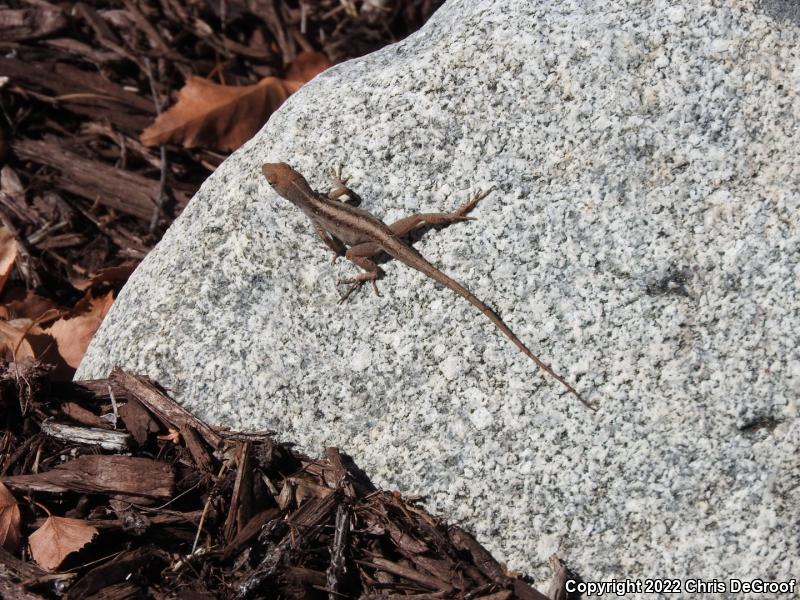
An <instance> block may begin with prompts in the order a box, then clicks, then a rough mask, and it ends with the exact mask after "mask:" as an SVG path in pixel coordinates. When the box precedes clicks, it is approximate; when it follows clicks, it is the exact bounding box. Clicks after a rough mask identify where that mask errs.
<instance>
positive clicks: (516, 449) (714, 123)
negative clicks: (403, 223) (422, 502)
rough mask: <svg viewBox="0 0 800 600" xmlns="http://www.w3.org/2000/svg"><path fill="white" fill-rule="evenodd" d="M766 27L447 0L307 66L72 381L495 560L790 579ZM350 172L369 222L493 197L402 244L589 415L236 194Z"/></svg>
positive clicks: (798, 199) (793, 309)
mask: <svg viewBox="0 0 800 600" xmlns="http://www.w3.org/2000/svg"><path fill="white" fill-rule="evenodd" d="M779 4H780V3H776V2H771V3H769V5H763V6H762V5H760V4H753V3H750V2H713V3H711V2H708V1H693V2H685V3H677V4H676V3H673V2H664V1H656V2H653V1H650V0H648V1H642V2H623V1H622V0H618V1H609V2H603V3H593V2H577V1H574V2H570V1H564V0H558V1H554V2H529V1H528V0H513V1H511V0H496V1H494V2H491V1H485V2H473V1H452V2H450V3H448V4H447V5H446V6H445V7H444V8H443V9H442V10H441V11H440V12H439V13H437V15H435V17H434V18H433V19H432V21H431V22H430V23H429V24H428V25H427V26H426V27H425V28H424V29H423V30H422V31H421V32H419V33H418V34H416V35H414V36H412V37H411V38H409V39H408V40H407V41H405V42H403V43H401V44H398V45H395V46H393V47H390V48H387V49H385V50H383V51H381V52H378V53H376V54H374V55H371V56H368V57H366V58H364V59H361V60H357V61H353V62H350V63H346V64H343V65H340V66H338V67H336V68H334V69H331V70H330V71H328V72H327V73H325V74H323V75H322V76H320V77H319V78H318V79H317V80H315V81H314V82H312V83H311V84H310V85H308V86H307V87H306V88H304V89H303V90H302V91H301V92H300V93H298V94H297V95H295V96H294V97H293V98H291V99H290V100H289V102H288V103H287V104H286V105H285V106H284V107H283V108H282V109H281V110H280V111H279V113H278V114H276V115H275V116H273V118H272V119H271V120H270V122H269V123H268V125H267V126H266V127H265V128H264V129H263V130H262V131H261V132H260V133H259V134H258V135H257V136H256V138H255V139H254V140H252V141H251V142H250V143H248V144H247V145H246V146H245V147H244V148H242V149H241V150H240V151H238V152H237V153H236V154H235V155H234V156H232V157H231V158H230V159H229V160H227V161H226V162H225V163H224V164H223V165H222V166H221V167H220V168H219V169H218V171H217V172H216V173H215V174H214V175H213V176H212V177H211V178H210V179H209V180H208V181H207V182H206V184H205V185H204V186H203V188H202V189H201V190H200V192H199V193H198V194H197V196H196V197H195V199H194V200H193V201H192V203H191V205H190V206H189V208H188V209H187V210H186V212H185V214H184V215H183V216H182V217H181V218H180V219H179V220H178V221H177V222H176V223H175V225H174V226H173V227H172V228H171V229H170V231H169V232H168V234H167V235H166V236H165V238H164V241H163V242H162V243H161V244H160V245H159V246H158V247H157V248H156V249H155V250H154V251H153V252H152V253H151V254H150V255H149V256H148V257H147V259H146V260H145V261H144V263H143V264H142V266H141V267H140V268H139V269H138V270H137V272H136V273H135V274H134V276H133V277H132V279H131V281H130V282H129V284H128V285H127V286H126V287H125V289H124V291H123V293H122V294H121V295H120V298H119V300H118V301H117V303H116V304H115V306H114V308H113V310H112V311H111V313H110V315H109V316H108V318H107V319H106V321H105V323H104V324H103V326H102V329H101V330H100V332H99V333H98V335H97V336H96V338H95V339H94V341H93V342H92V345H91V347H90V349H89V352H88V354H87V355H86V358H85V359H84V361H83V364H82V365H81V368H80V371H79V374H78V375H79V377H98V376H104V375H106V374H107V373H108V371H109V370H110V369H111V368H112V366H113V365H115V364H120V365H123V366H125V367H126V368H128V369H133V370H134V371H140V372H144V373H147V374H149V375H150V376H152V377H154V378H156V379H157V380H159V381H161V382H163V383H164V384H165V385H167V386H170V387H171V389H172V390H173V391H174V393H175V395H176V396H177V398H178V399H180V401H182V402H183V403H184V404H185V405H186V406H187V407H189V408H190V409H192V410H193V411H196V412H197V413H198V414H199V415H201V416H203V417H205V418H208V419H211V420H212V421H216V422H221V423H226V424H230V425H233V426H236V427H246V428H252V429H263V428H267V427H268V428H274V429H275V430H277V431H279V432H280V434H281V436H282V438H283V439H287V440H294V441H297V442H299V443H300V444H301V445H302V447H303V448H304V449H305V450H307V451H309V452H311V453H314V454H316V453H319V452H320V451H321V450H322V448H323V446H324V445H338V446H341V447H342V448H344V449H346V450H347V451H348V452H350V453H351V454H352V455H354V457H355V458H356V460H357V462H358V463H359V464H360V465H361V466H362V467H364V468H365V469H366V470H367V471H368V472H369V473H370V474H371V475H372V476H373V477H374V478H375V480H376V482H377V483H379V484H382V485H383V486H386V487H390V488H398V489H400V490H402V491H404V492H406V493H410V494H413V493H425V494H427V495H428V497H429V500H430V503H429V506H431V507H433V508H434V509H435V510H438V511H442V512H444V513H445V514H446V515H448V516H449V517H450V518H454V519H458V520H460V521H462V522H464V523H466V524H467V525H468V526H469V527H470V528H472V529H473V530H474V531H475V532H477V534H478V536H479V538H480V539H481V540H482V541H483V542H485V543H486V544H487V545H488V546H489V547H490V548H491V549H492V550H493V551H495V552H496V553H497V554H498V555H499V556H500V557H502V558H503V559H505V560H507V561H508V564H509V566H511V567H512V568H517V569H524V570H526V571H529V572H531V573H533V574H535V575H536V576H539V577H542V576H547V573H548V570H547V568H546V566H545V565H546V560H547V557H548V555H549V554H550V553H552V552H554V551H558V552H560V553H561V554H562V556H565V557H567V558H568V560H569V561H570V562H571V563H572V564H573V565H574V566H575V567H576V568H577V569H578V570H579V571H580V572H581V573H582V574H583V575H584V577H585V578H587V579H601V578H606V579H607V578H610V577H634V578H635V577H651V578H652V577H667V576H671V577H700V578H709V579H710V578H712V577H717V578H728V577H734V576H738V577H745V578H747V577H762V578H774V579H781V578H788V576H789V575H791V574H794V575H796V574H797V573H798V572H800V546H799V544H800V536H798V531H800V511H798V510H797V506H798V505H800V486H798V481H800V461H799V460H798V444H799V443H800V442H799V440H800V419H798V396H800V351H798V346H800V266H798V264H799V263H800V230H799V229H798V227H799V226H800V219H799V218H798V214H800V159H798V153H797V148H798V147H800V134H799V133H798V131H799V128H798V118H800V101H798V87H800V60H798V52H797V48H798V47H799V44H800V28H799V26H798V24H797V22H796V21H795V20H793V19H791V18H787V17H786V15H783V14H782V13H781V12H780V10H776V9H775V6H778V7H779ZM268 160H269V161H288V162H289V163H291V164H292V165H293V166H295V167H296V168H298V169H299V170H300V171H301V172H303V173H305V174H306V175H307V177H308V178H309V179H310V181H311V182H312V184H313V185H315V186H317V187H318V188H320V189H324V188H325V189H326V188H327V187H329V179H328V178H327V176H326V174H325V172H326V170H328V169H329V168H330V167H331V166H333V165H335V164H336V163H338V162H343V163H345V166H346V171H347V172H348V173H349V174H350V175H351V176H352V180H351V185H352V186H353V187H354V188H355V189H357V190H358V191H359V192H360V193H361V195H362V196H363V198H364V205H363V206H364V207H366V208H368V209H369V210H371V211H373V212H375V213H376V214H378V215H381V216H383V217H385V218H386V219H387V220H392V219H395V218H398V217H400V216H403V215H405V214H407V213H410V212H414V211H420V210H434V211H438V210H446V209H450V208H451V207H454V206H456V205H458V204H459V203H460V202H461V201H463V200H464V199H465V198H466V197H467V195H468V193H469V191H471V190H475V189H477V188H480V187H484V188H485V187H486V186H488V185H490V184H494V185H496V186H497V190H496V191H495V192H494V193H493V194H492V195H491V196H489V198H487V199H486V200H485V201H484V203H482V204H481V205H480V207H479V208H478V209H477V210H476V211H475V216H477V217H478V218H479V220H478V221H475V222H470V223H464V224H458V225H455V226H452V227H450V228H448V229H446V230H444V231H440V232H432V233H431V234H429V235H427V236H426V237H425V238H424V239H423V240H422V241H421V242H419V243H418V244H417V248H418V249H419V250H420V251H421V252H422V253H423V254H424V255H426V256H427V257H429V258H430V259H431V260H432V261H433V262H434V263H435V264H436V265H438V266H440V267H441V268H442V269H443V270H444V271H445V272H447V273H450V274H451V275H453V276H454V277H456V278H457V279H458V280H460V281H462V282H463V283H465V284H466V285H467V286H468V287H470V288H471V289H472V290H473V291H474V292H475V293H476V294H477V295H478V296H479V297H482V298H484V299H486V300H487V302H489V303H490V304H492V305H494V306H495V307H497V308H498V309H499V311H500V313H501V314H502V315H503V316H504V318H505V319H506V320H507V322H508V323H509V325H510V326H511V327H512V328H513V329H514V330H515V331H516V332H517V333H518V334H519V336H520V337H521V338H522V339H523V340H524V341H526V342H528V343H529V344H530V345H531V347H532V348H533V349H534V350H535V351H536V352H537V353H539V354H540V356H541V357H542V358H543V359H545V360H546V361H550V362H552V364H553V366H554V368H555V369H556V370H557V371H558V372H560V373H561V374H562V375H564V376H565V377H566V378H567V379H568V380H570V381H573V382H576V385H577V387H578V388H579V390H580V391H581V392H582V393H583V394H585V396H586V397H587V398H588V399H589V400H591V401H592V402H594V403H595V404H596V405H597V406H598V407H599V409H600V410H599V411H598V412H597V413H591V412H590V411H588V410H586V409H585V408H584V407H583V406H582V405H581V404H579V403H578V402H577V401H576V400H575V399H574V398H571V397H569V396H562V395H561V394H562V392H563V390H562V389H561V388H560V387H559V385H558V384H556V383H553V382H552V381H550V380H545V379H543V377H542V376H541V374H540V373H538V372H537V371H536V369H535V368H534V366H533V365H532V364H531V363H530V361H528V360H527V359H525V358H524V357H523V356H522V355H521V354H519V353H518V352H517V351H516V349H515V348H514V346H512V345H511V344H510V343H509V342H508V341H507V340H505V339H504V338H503V337H502V336H501V335H500V334H499V333H498V332H497V331H496V330H495V329H494V328H493V327H492V326H491V324H490V323H489V322H488V321H487V320H486V319H485V318H484V317H483V316H482V315H481V314H480V313H478V312H477V311H476V310H474V309H473V308H472V307H471V306H469V305H468V304H467V303H466V302H464V301H463V300H462V299H461V298H458V297H457V296H455V295H454V294H452V293H450V292H449V291H448V290H445V289H443V288H441V287H439V286H437V285H435V284H433V283H432V282H431V281H430V280H426V279H425V278H424V277H423V276H421V275H420V274H418V273H416V272H414V271H412V270H410V269H408V268H406V267H405V266H403V265H402V264H399V263H396V262H392V263H389V264H387V265H386V270H387V278H386V279H385V280H384V281H383V282H381V284H380V287H381V290H382V292H383V295H382V296H380V297H377V296H375V295H373V294H372V293H371V291H370V290H369V289H367V288H365V289H364V290H362V291H361V292H359V293H358V294H357V295H356V296H355V297H354V298H353V300H352V301H351V302H349V303H347V304H345V305H344V306H337V305H336V300H337V291H336V287H335V282H336V281H337V279H339V278H342V277H346V276H348V275H349V274H351V273H353V272H354V269H353V268H352V267H351V266H349V265H348V264H346V262H345V261H339V263H337V264H336V265H335V266H331V265H330V255H329V253H328V252H327V250H326V249H325V248H324V247H323V246H322V245H321V244H320V243H319V241H318V240H317V239H316V238H315V236H314V234H313V233H312V231H311V229H310V228H309V226H308V224H307V223H306V222H305V220H304V218H303V216H302V215H301V214H300V212H299V211H298V210H296V209H295V208H294V207H293V206H291V205H290V204H288V203H287V202H285V201H282V200H280V199H278V198H277V197H276V196H275V195H274V194H273V193H272V191H271V190H269V189H268V186H267V185H266V182H265V181H264V180H263V178H262V176H261V174H260V165H261V163H263V162H265V161H268Z"/></svg>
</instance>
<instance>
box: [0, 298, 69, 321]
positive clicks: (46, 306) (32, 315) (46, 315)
mask: <svg viewBox="0 0 800 600" xmlns="http://www.w3.org/2000/svg"><path fill="white" fill-rule="evenodd" d="M4 308H5V309H6V310H7V311H8V313H9V315H11V317H13V318H14V319H22V318H24V319H33V320H34V321H36V322H37V323H38V324H41V323H45V322H47V320H48V319H51V318H52V319H54V318H57V317H58V316H59V315H60V310H59V308H58V306H57V305H56V304H55V303H54V302H53V301H52V300H50V299H49V298H44V297H42V296H39V295H37V294H35V293H34V292H32V291H30V290H28V291H27V293H26V294H25V296H24V297H22V298H20V299H17V300H8V301H6V304H5V307H4Z"/></svg>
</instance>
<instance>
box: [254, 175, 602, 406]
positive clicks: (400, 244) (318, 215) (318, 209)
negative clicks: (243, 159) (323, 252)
mask: <svg viewBox="0 0 800 600" xmlns="http://www.w3.org/2000/svg"><path fill="white" fill-rule="evenodd" d="M262 171H263V173H264V176H265V177H266V178H267V181H268V182H269V184H270V185H271V186H272V188H273V189H274V190H275V191H276V192H277V193H278V194H279V195H280V196H282V197H283V198H285V199H286V200H288V201H289V202H291V203H292V204H294V205H295V206H297V207H298V208H299V209H300V210H302V211H303V212H304V213H305V214H306V216H307V217H308V218H309V219H310V220H311V223H312V225H313V226H314V229H315V230H316V232H317V235H319V237H320V238H321V239H322V241H323V242H324V243H325V245H326V246H328V248H330V249H331V250H332V251H333V253H334V259H333V260H334V262H335V261H336V260H337V259H338V258H339V257H341V256H344V257H345V258H347V260H349V261H350V262H352V263H353V264H355V265H356V266H358V267H361V268H362V269H363V270H364V272H363V273H359V274H358V275H356V276H355V277H354V278H352V279H349V280H346V281H344V282H340V283H348V284H350V288H349V289H348V290H347V291H346V292H345V293H344V294H343V295H342V297H341V298H340V299H339V302H340V303H341V302H343V301H344V300H346V299H347V297H348V296H349V295H350V294H351V293H352V292H353V290H354V289H356V288H357V287H359V286H360V285H361V284H363V283H364V282H367V281H369V282H371V283H372V285H373V287H374V289H375V293H378V288H377V285H376V284H375V281H376V280H378V279H380V278H381V277H382V276H383V274H384V272H383V270H382V269H381V268H380V267H379V266H378V264H377V263H376V262H375V260H374V259H376V258H377V257H379V256H380V255H382V254H388V255H390V256H392V257H393V258H396V259H397V260H399V261H401V262H403V263H405V264H406V265H408V266H409V267H411V268H413V269H416V270H417V271H420V272H421V273H423V274H425V275H427V276H428V277H430V278H431V279H434V280H436V281H438V282H439V283H441V284H442V285H443V286H445V287H447V288H449V289H451V290H452V291H454V292H455V293H456V294H458V295H459V296H462V297H463V298H465V299H466V300H467V301H468V302H469V303H470V304H472V305H473V306H475V307H476V308H477V309H478V310H480V311H481V312H482V313H483V314H484V315H486V316H487V317H488V318H489V320H490V321H491V322H492V323H494V324H495V326H496V327H497V328H498V329H499V330H500V331H502V332H503V333H504V334H505V335H506V337H507V338H508V339H510V340H511V341H512V342H514V345H515V346H516V347H517V348H519V349H520V351H522V353H523V354H525V355H526V356H527V357H528V358H530V359H531V360H533V362H535V363H536V364H537V365H538V366H539V368H540V369H542V370H543V371H545V372H546V373H549V374H550V376H552V377H554V378H555V379H556V380H557V381H559V382H560V383H561V384H562V385H563V386H564V387H565V388H566V389H567V390H569V392H570V393H572V394H574V395H575V396H576V397H577V398H578V399H579V400H580V401H581V402H583V404H585V405H586V406H587V407H589V408H590V409H592V410H595V408H594V407H593V406H591V405H590V404H589V403H587V402H586V401H585V400H584V399H583V398H581V396H580V394H578V392H577V391H576V390H575V388H573V387H572V386H571V385H570V384H569V383H567V381H566V380H565V379H564V378H563V377H561V376H560V375H558V374H557V373H555V372H554V371H553V369H551V368H550V367H549V366H548V365H546V364H545V363H544V362H542V361H541V360H540V359H539V358H538V357H537V356H536V355H535V354H533V352H531V351H530V350H529V349H528V348H527V346H525V344H523V343H522V341H521V340H520V339H519V338H518V337H517V336H516V335H515V334H514V332H513V331H511V329H510V328H509V327H508V325H506V324H505V323H504V322H503V320H502V319H501V318H500V317H499V316H498V315H497V314H496V313H495V312H494V311H493V310H492V309H491V308H489V307H488V306H487V305H486V304H485V303H484V302H482V301H481V300H480V299H478V298H477V297H476V296H475V295H474V294H473V293H472V292H470V291H469V290H468V289H467V288H465V287H464V286H463V285H461V284H460V283H458V282H457V281H455V280H454V279H452V278H450V277H448V276H447V275H445V274H444V273H442V272H441V271H440V270H439V269H437V268H436V267H434V266H433V265H432V264H431V263H430V262H428V261H427V259H425V257H423V256H422V255H421V254H420V253H419V252H417V251H416V250H415V249H414V248H413V247H411V246H409V245H408V244H406V243H405V242H404V241H403V238H404V237H407V236H408V235H409V234H411V233H413V232H414V231H417V230H419V229H421V228H425V227H435V226H443V225H449V224H451V223H456V222H459V221H467V220H471V217H468V216H467V213H469V211H471V210H472V209H473V208H474V207H475V206H476V205H477V204H478V202H479V201H480V200H482V199H483V198H485V197H486V195H488V194H489V192H491V190H489V191H487V192H485V193H482V194H481V193H479V194H477V195H475V196H474V197H473V198H471V199H470V200H468V201H467V202H465V203H464V204H462V205H461V206H460V207H459V208H457V209H456V210H454V211H453V212H450V213H421V214H417V215H411V216H409V217H406V218H404V219H401V220H399V221H397V222H396V223H393V224H392V225H387V224H386V223H384V222H383V221H381V220H380V219H378V218H376V217H375V216H373V215H371V214H370V213H369V212H367V211H366V210H363V209H361V208H358V207H356V206H352V205H351V204H350V203H347V202H340V201H338V200H337V198H340V197H341V196H344V195H348V196H350V197H351V198H358V197H357V196H356V195H355V194H354V193H353V192H352V191H351V190H349V189H348V188H347V187H346V186H345V183H346V182H347V180H346V179H345V180H343V179H341V177H340V173H338V174H337V179H338V181H339V185H338V186H337V188H336V189H335V190H334V191H332V192H331V193H330V194H329V195H327V196H326V195H324V194H320V193H318V192H315V191H314V190H313V189H311V186H310V185H309V184H308V182H307V181H306V180H305V178H304V177H303V176H302V175H301V174H300V173H298V172H297V171H295V170H294V169H293V168H292V167H290V166H289V165H287V164H286V163H266V164H264V166H263V167H262Z"/></svg>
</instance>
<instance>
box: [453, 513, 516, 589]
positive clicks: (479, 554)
mask: <svg viewBox="0 0 800 600" xmlns="http://www.w3.org/2000/svg"><path fill="white" fill-rule="evenodd" d="M448 535H449V536H450V541H452V542H453V545H454V546H455V547H456V548H458V549H459V550H461V551H463V552H467V553H469V555H470V556H471V557H472V561H473V562H474V563H475V566H477V567H478V568H479V569H480V570H481V572H482V573H483V574H484V575H486V576H487V577H488V578H489V579H491V580H492V581H494V582H495V583H497V584H498V585H500V586H501V587H508V586H510V585H511V578H510V577H509V576H508V575H506V574H505V572H504V571H503V567H502V566H500V563H499V562H497V561H496V560H495V559H494V557H493V556H492V555H491V554H489V551H488V550H486V548H484V547H483V546H481V545H480V544H479V543H478V540H476V539H475V538H474V537H473V536H472V535H471V534H470V533H468V532H466V531H464V530H463V529H461V527H458V526H457V525H453V526H451V527H450V529H449V530H448Z"/></svg>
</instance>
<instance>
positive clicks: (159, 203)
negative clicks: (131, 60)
mask: <svg viewBox="0 0 800 600" xmlns="http://www.w3.org/2000/svg"><path fill="white" fill-rule="evenodd" d="M144 65H145V71H147V80H148V81H149V82H150V93H151V94H152V95H153V103H154V104H155V106H156V115H159V116H160V115H161V102H159V100H158V94H157V92H156V82H155V79H154V78H153V69H152V68H151V66H150V59H149V58H147V57H146V56H145V57H144ZM159 149H160V151H161V175H160V177H159V178H158V198H157V199H156V206H155V208H154V209H153V216H152V217H150V228H149V232H150V235H153V234H154V233H155V231H156V227H157V226H158V217H160V216H161V211H162V208H163V206H164V200H165V199H166V194H165V189H166V185H167V147H166V146H165V145H164V144H161V146H160V148H159Z"/></svg>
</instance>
